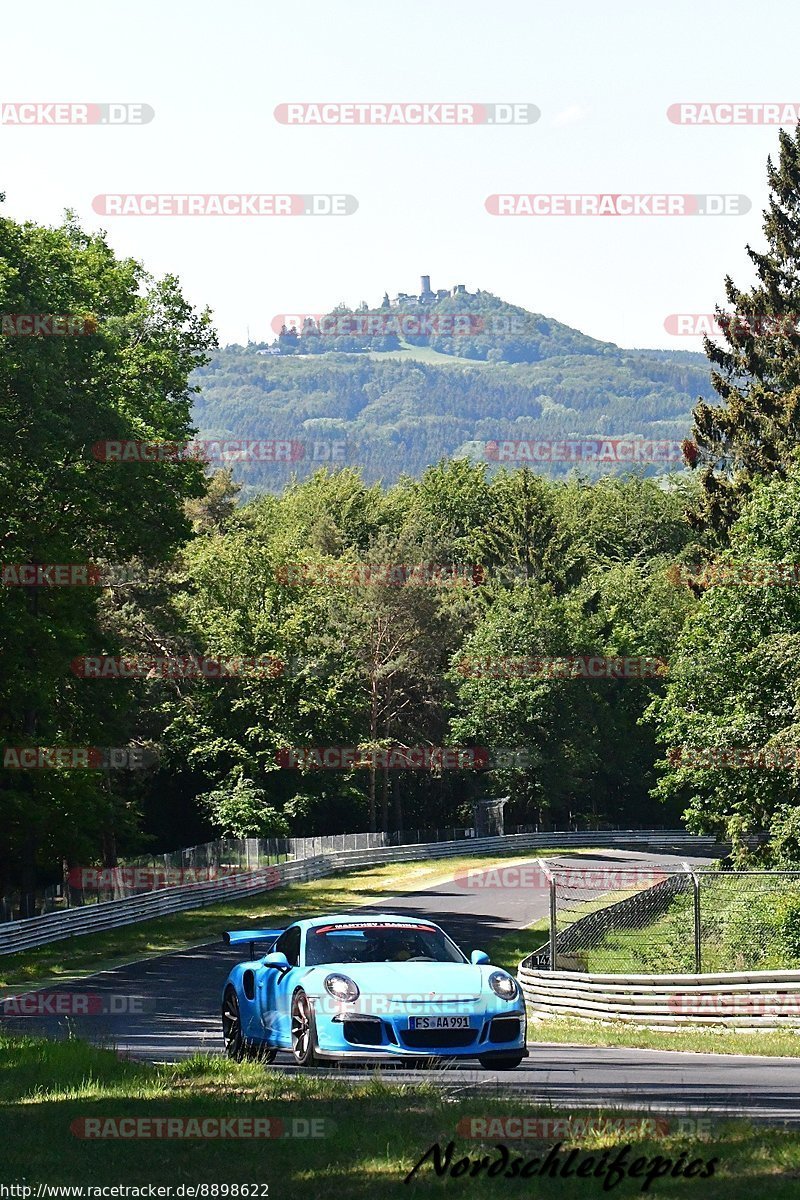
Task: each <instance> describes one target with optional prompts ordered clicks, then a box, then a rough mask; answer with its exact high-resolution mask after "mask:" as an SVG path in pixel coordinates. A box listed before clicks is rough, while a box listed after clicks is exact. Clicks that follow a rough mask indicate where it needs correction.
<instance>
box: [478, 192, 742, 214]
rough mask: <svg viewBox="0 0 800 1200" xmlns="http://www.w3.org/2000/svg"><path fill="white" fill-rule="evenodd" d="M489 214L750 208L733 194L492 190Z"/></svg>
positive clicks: (736, 210) (737, 211)
mask: <svg viewBox="0 0 800 1200" xmlns="http://www.w3.org/2000/svg"><path fill="white" fill-rule="evenodd" d="M484 207H485V208H486V211H487V212H488V213H489V215H490V216H492V217H740V216H743V215H744V214H745V213H748V212H749V211H750V209H751V208H752V202H751V201H750V199H749V197H747V196H742V195H734V194H719V193H705V194H700V193H698V194H694V195H692V194H688V193H672V192H639V193H630V192H596V193H594V192H495V193H494V194H493V195H491V196H487V198H486V201H485V205H484Z"/></svg>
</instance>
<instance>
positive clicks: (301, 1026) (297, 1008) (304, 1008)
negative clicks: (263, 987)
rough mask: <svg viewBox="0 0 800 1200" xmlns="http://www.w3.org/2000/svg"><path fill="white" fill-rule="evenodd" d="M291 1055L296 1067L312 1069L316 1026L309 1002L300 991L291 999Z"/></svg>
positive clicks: (314, 1061) (315, 1044) (314, 1059)
mask: <svg viewBox="0 0 800 1200" xmlns="http://www.w3.org/2000/svg"><path fill="white" fill-rule="evenodd" d="M291 1036H292V1054H293V1055H294V1061H295V1062H296V1063H297V1065H298V1067H313V1066H315V1065H316V1062H317V1055H316V1049H317V1026H316V1022H315V1021H314V1010H313V1009H312V1007H311V1001H310V1000H309V998H308V996H307V995H306V994H305V992H304V991H303V990H302V989H298V991H296V992H295V994H294V996H293V997H292V1029H291Z"/></svg>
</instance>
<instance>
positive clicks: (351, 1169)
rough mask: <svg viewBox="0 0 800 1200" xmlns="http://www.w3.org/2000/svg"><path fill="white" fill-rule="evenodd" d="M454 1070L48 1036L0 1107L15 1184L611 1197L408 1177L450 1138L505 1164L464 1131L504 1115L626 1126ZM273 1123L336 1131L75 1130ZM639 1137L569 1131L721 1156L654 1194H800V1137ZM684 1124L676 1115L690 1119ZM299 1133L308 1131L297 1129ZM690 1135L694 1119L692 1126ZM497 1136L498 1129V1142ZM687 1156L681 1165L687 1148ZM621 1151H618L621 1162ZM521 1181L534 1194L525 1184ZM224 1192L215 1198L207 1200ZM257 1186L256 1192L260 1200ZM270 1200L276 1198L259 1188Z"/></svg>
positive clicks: (20, 1065) (284, 1196)
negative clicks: (123, 1052)
mask: <svg viewBox="0 0 800 1200" xmlns="http://www.w3.org/2000/svg"><path fill="white" fill-rule="evenodd" d="M454 1084H455V1080H453V1083H452V1084H450V1085H449V1086H448V1077H447V1073H446V1072H443V1073H442V1083H441V1084H437V1085H436V1086H434V1085H431V1084H424V1083H423V1084H420V1085H418V1086H413V1087H412V1086H398V1085H392V1084H391V1083H390V1082H386V1081H385V1079H384V1080H382V1079H381V1078H380V1077H379V1076H378V1075H377V1074H376V1075H375V1076H374V1077H367V1078H365V1080H364V1083H363V1084H362V1083H356V1084H354V1083H348V1082H346V1081H344V1080H342V1081H339V1080H337V1079H336V1078H330V1077H326V1078H315V1077H314V1076H302V1075H299V1076H298V1075H285V1074H283V1073H281V1072H277V1071H271V1070H269V1069H264V1068H262V1067H259V1066H258V1065H255V1064H241V1065H239V1064H233V1063H228V1062H226V1061H225V1060H222V1059H216V1058H212V1059H209V1058H199V1057H198V1058H195V1059H191V1060H189V1061H187V1062H184V1063H181V1064H179V1065H177V1066H170V1067H164V1066H162V1067H153V1066H148V1065H145V1064H141V1063H134V1062H130V1061H124V1060H120V1059H118V1058H117V1057H116V1056H115V1055H114V1054H112V1053H111V1052H110V1051H107V1050H100V1049H96V1048H93V1047H89V1046H87V1045H86V1044H84V1043H82V1042H78V1041H66V1042H58V1043H56V1042H43V1041H35V1040H31V1039H27V1038H21V1039H12V1038H5V1037H1V1036H0V1113H2V1121H3V1125H2V1127H3V1135H4V1136H3V1168H2V1178H1V1179H0V1182H2V1183H4V1184H11V1183H20V1182H22V1181H23V1180H24V1181H25V1182H26V1183H27V1184H29V1185H33V1186H34V1188H35V1186H36V1184H37V1183H49V1184H62V1185H69V1184H82V1185H87V1184H89V1185H94V1186H98V1185H107V1184H112V1185H113V1184H125V1185H128V1186H136V1185H142V1184H147V1183H153V1184H167V1185H171V1186H172V1188H173V1195H175V1189H176V1187H177V1186H179V1185H181V1184H198V1183H203V1184H206V1185H213V1184H223V1183H224V1184H242V1183H249V1184H267V1185H269V1200H318V1198H319V1197H331V1200H374V1198H375V1197H384V1196H398V1197H399V1196H403V1195H413V1196H418V1197H434V1196H436V1197H439V1196H441V1195H442V1194H443V1193H444V1192H446V1193H447V1194H448V1195H453V1196H456V1195H459V1196H462V1195H467V1196H475V1197H478V1198H483V1197H490V1196H491V1197H497V1196H503V1195H512V1196H526V1197H527V1196H534V1195H535V1196H537V1197H539V1196H541V1197H544V1198H545V1200H561V1198H562V1197H592V1196H601V1195H604V1194H606V1193H605V1192H604V1191H603V1190H602V1187H601V1182H600V1181H599V1180H595V1179H575V1178H573V1179H569V1180H565V1179H563V1178H558V1177H556V1178H550V1177H548V1176H544V1177H540V1178H536V1179H532V1180H530V1181H529V1182H524V1183H522V1181H520V1180H518V1179H516V1180H508V1179H503V1178H488V1177H486V1175H485V1174H481V1175H479V1176H478V1177H477V1178H470V1177H466V1178H456V1179H453V1178H450V1177H448V1178H445V1179H438V1178H437V1177H436V1175H435V1174H434V1171H433V1170H432V1168H431V1166H430V1165H426V1166H424V1167H422V1168H421V1170H420V1171H419V1172H418V1173H417V1175H415V1177H414V1180H413V1183H412V1187H411V1188H409V1189H407V1188H406V1187H404V1185H403V1180H404V1178H405V1176H406V1175H407V1174H408V1173H409V1172H410V1171H411V1170H412V1168H413V1166H414V1165H415V1164H416V1163H417V1162H418V1161H419V1160H420V1159H421V1158H422V1157H423V1155H424V1154H425V1152H426V1151H427V1150H428V1148H429V1147H430V1146H431V1145H432V1144H433V1143H435V1142H438V1143H439V1144H440V1145H441V1146H442V1148H443V1149H444V1147H445V1146H446V1145H447V1143H448V1142H450V1141H453V1142H454V1143H455V1149H454V1159H453V1161H456V1160H457V1159H459V1158H460V1157H461V1156H462V1155H468V1156H470V1158H472V1159H473V1160H474V1159H476V1158H479V1157H480V1156H482V1155H487V1156H488V1158H489V1162H494V1161H496V1159H497V1157H498V1152H497V1150H496V1149H495V1147H496V1144H497V1143H496V1141H495V1140H489V1139H481V1140H477V1139H470V1138H468V1137H467V1136H465V1133H466V1129H465V1126H464V1124H463V1123H464V1122H466V1121H468V1120H469V1119H471V1118H477V1119H481V1120H485V1119H487V1118H488V1119H490V1118H493V1117H502V1116H515V1117H532V1116H536V1115H539V1116H548V1117H562V1118H564V1117H571V1118H572V1120H573V1121H575V1120H577V1119H579V1118H580V1117H583V1118H589V1119H595V1120H602V1119H603V1118H605V1119H609V1120H612V1121H613V1120H614V1119H617V1118H619V1116H620V1113H619V1112H611V1111H609V1110H608V1109H605V1110H603V1109H600V1108H598V1109H596V1110H594V1111H591V1112H589V1111H587V1110H585V1109H583V1110H581V1112H577V1111H575V1112H571V1113H566V1112H564V1111H563V1110H562V1111H555V1110H552V1109H548V1108H547V1107H546V1106H543V1105H541V1104H531V1103H529V1102H526V1101H525V1100H522V1099H514V1098H511V1097H505V1098H504V1097H502V1096H501V1095H483V1096H479V1095H475V1094H473V1095H470V1096H464V1095H463V1094H462V1093H461V1092H460V1090H459V1091H457V1090H456V1088H455V1086H454ZM131 1117H133V1118H146V1119H153V1118H165V1117H166V1118H172V1119H174V1118H189V1119H192V1118H194V1119H197V1120H201V1119H204V1118H209V1117H219V1118H225V1119H231V1118H238V1117H247V1118H254V1117H256V1118H260V1119H264V1118H268V1119H270V1120H271V1121H273V1122H275V1121H276V1120H279V1121H282V1122H284V1125H285V1127H288V1128H292V1127H293V1124H294V1123H295V1122H297V1121H310V1120H314V1121H318V1122H322V1125H321V1126H318V1127H317V1128H318V1129H319V1130H321V1131H322V1132H323V1133H324V1134H325V1136H322V1137H317V1138H311V1139H304V1140H298V1139H292V1138H285V1137H283V1138H277V1139H270V1140H262V1139H249V1140H245V1139H240V1140H235V1141H234V1140H223V1139H216V1140H209V1139H197V1140H192V1141H187V1140H183V1141H178V1140H166V1139H158V1140H157V1139H149V1140H141V1139H136V1140H131V1139H124V1140H120V1139H114V1140H106V1139H92V1140H86V1139H81V1138H79V1137H77V1136H75V1134H74V1133H73V1132H72V1131H71V1128H70V1127H71V1125H72V1123H73V1122H76V1121H82V1120H85V1119H87V1118H89V1119H91V1118H95V1119H97V1118H100V1119H103V1120H107V1119H109V1118H111V1119H113V1120H118V1119H120V1118H131ZM644 1117H645V1115H644V1114H641V1113H640V1114H638V1115H637V1122H636V1127H635V1129H634V1130H632V1131H630V1132H625V1133H623V1132H622V1131H619V1130H616V1131H615V1130H613V1129H602V1130H598V1131H594V1132H591V1131H590V1132H586V1133H583V1134H581V1135H579V1136H576V1135H573V1136H572V1137H570V1136H569V1135H567V1136H566V1138H565V1139H564V1146H565V1149H564V1151H562V1153H563V1154H566V1153H568V1152H569V1149H570V1148H573V1147H574V1148H575V1149H577V1150H579V1152H580V1153H581V1155H585V1154H591V1155H593V1157H594V1163H595V1164H597V1163H598V1161H599V1158H600V1155H601V1154H602V1152H603V1150H606V1149H610V1148H612V1147H621V1146H623V1145H628V1146H630V1147H631V1149H630V1151H629V1153H628V1162H632V1161H633V1160H634V1159H636V1158H638V1157H640V1156H642V1157H645V1158H648V1159H652V1158H654V1157H655V1156H660V1158H661V1159H662V1161H663V1160H667V1159H668V1160H670V1162H671V1163H673V1164H675V1163H678V1162H681V1161H682V1162H683V1164H684V1165H685V1164H686V1162H687V1161H688V1160H689V1159H697V1158H699V1159H702V1160H709V1159H711V1158H716V1159H718V1160H719V1161H718V1164H717V1166H716V1169H715V1173H714V1175H713V1176H712V1177H711V1178H709V1179H703V1180H698V1179H694V1180H688V1179H673V1178H671V1177H666V1178H664V1179H660V1180H657V1181H655V1182H654V1183H653V1185H652V1187H651V1188H650V1189H649V1190H648V1191H647V1193H646V1194H647V1195H649V1196H653V1197H662V1198H663V1197H672V1196H675V1197H678V1196H689V1195H691V1196H697V1197H702V1198H703V1200H723V1198H724V1200H745V1198H746V1200H753V1197H758V1200H762V1198H765V1200H784V1198H785V1200H789V1198H790V1197H791V1198H794V1197H795V1196H796V1195H797V1187H798V1184H797V1180H798V1177H800V1133H798V1132H796V1131H782V1130H781V1131H779V1130H770V1129H766V1128H755V1129H754V1128H753V1127H751V1126H750V1125H748V1124H747V1123H746V1122H726V1123H724V1124H719V1125H716V1124H714V1123H712V1122H709V1123H708V1126H707V1128H706V1129H705V1130H704V1131H703V1133H702V1134H701V1136H700V1137H698V1136H696V1134H693V1135H692V1136H690V1135H689V1134H688V1133H687V1132H685V1131H684V1132H680V1131H678V1130H677V1129H676V1128H675V1126H674V1125H673V1126H672V1127H671V1128H663V1126H662V1128H661V1129H659V1130H658V1132H655V1131H654V1127H653V1126H652V1124H651V1126H650V1128H649V1129H648V1128H647V1124H645V1125H644V1126H642V1125H641V1124H640V1123H639V1122H640V1121H641V1120H642V1119H643V1118H644ZM677 1120H678V1116H677V1115H674V1116H673V1121H677ZM294 1127H295V1128H296V1125H294ZM685 1129H686V1127H685V1126H684V1130H685ZM496 1136H497V1134H495V1137H496ZM556 1140H557V1138H555V1137H554V1136H553V1135H552V1134H551V1135H549V1136H545V1137H544V1138H541V1137H540V1138H539V1139H538V1140H535V1141H534V1140H529V1141H525V1142H521V1141H511V1140H508V1141H507V1145H508V1147H509V1150H510V1152H511V1155H512V1157H516V1156H517V1155H519V1156H520V1157H521V1158H522V1159H523V1160H528V1159H529V1158H532V1157H539V1158H540V1159H541V1158H543V1157H544V1156H545V1155H546V1154H547V1152H548V1150H549V1148H550V1147H551V1146H552V1145H553V1143H554V1141H556ZM682 1152H683V1153H685V1154H686V1156H687V1158H684V1159H683V1160H681V1159H680V1155H681V1153H682ZM614 1153H616V1151H612V1157H613V1154H614ZM642 1183H643V1180H642V1179H641V1178H638V1179H626V1180H624V1181H623V1182H621V1183H620V1184H619V1185H618V1186H616V1187H614V1188H613V1194H614V1195H615V1196H617V1197H632V1196H638V1195H641V1194H642ZM520 1185H521V1186H520ZM212 1194H213V1193H211V1192H210V1191H207V1192H206V1195H207V1196H211V1195H212ZM252 1194H253V1193H251V1195H252ZM257 1194H258V1195H259V1196H260V1197H262V1196H263V1195H264V1193H263V1192H262V1191H259V1192H258V1193H257Z"/></svg>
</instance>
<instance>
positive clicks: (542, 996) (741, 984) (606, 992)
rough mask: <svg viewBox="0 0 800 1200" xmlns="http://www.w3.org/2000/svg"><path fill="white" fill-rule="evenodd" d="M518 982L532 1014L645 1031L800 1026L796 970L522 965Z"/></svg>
mask: <svg viewBox="0 0 800 1200" xmlns="http://www.w3.org/2000/svg"><path fill="white" fill-rule="evenodd" d="M517 978H518V979H519V982H520V985H521V987H522V990H523V992H524V993H525V998H526V1000H527V1002H528V1004H529V1006H530V1008H531V1010H532V1011H533V1014H534V1016H538V1017H573V1018H574V1017H578V1018H582V1019H584V1020H589V1021H600V1022H605V1023H617V1022H619V1023H628V1024H633V1025H640V1026H645V1027H646V1028H649V1029H677V1028H681V1027H685V1026H690V1025H695V1026H696V1025H715V1026H730V1027H732V1028H740V1029H775V1028H780V1027H782V1026H791V1025H800V971H745V972H739V971H731V972H725V973H723V974H718V975H589V974H584V973H583V972H577V971H535V970H531V969H530V968H528V967H526V966H525V965H524V963H523V964H521V965H520V967H519V970H518V972H517Z"/></svg>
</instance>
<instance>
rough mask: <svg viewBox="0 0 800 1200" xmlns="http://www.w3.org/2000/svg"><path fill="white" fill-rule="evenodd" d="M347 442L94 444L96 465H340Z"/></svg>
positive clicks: (235, 440) (229, 440)
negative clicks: (333, 463) (301, 463)
mask: <svg viewBox="0 0 800 1200" xmlns="http://www.w3.org/2000/svg"><path fill="white" fill-rule="evenodd" d="M346 455H347V442H346V440H344V439H341V438H339V439H330V438H323V439H317V440H315V441H305V440H302V439H299V438H223V439H220V438H205V439H195V440H194V441H191V442H140V441H135V440H134V439H132V438H127V439H126V438H123V439H121V440H119V439H107V440H105V441H99V442H94V443H93V445H92V457H93V458H94V459H95V460H96V461H97V462H110V463H153V462H182V461H198V462H206V463H213V462H222V463H240V462H257V463H300V462H344V461H345V458H346Z"/></svg>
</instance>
